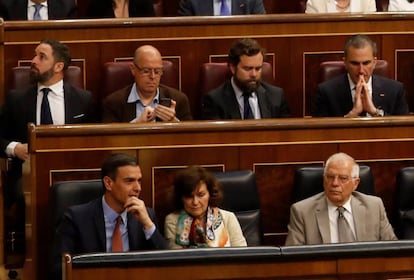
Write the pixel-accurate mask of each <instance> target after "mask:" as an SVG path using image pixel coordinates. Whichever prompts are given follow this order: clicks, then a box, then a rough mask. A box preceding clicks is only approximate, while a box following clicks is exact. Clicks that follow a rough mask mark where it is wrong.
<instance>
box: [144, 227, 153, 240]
mask: <svg viewBox="0 0 414 280" xmlns="http://www.w3.org/2000/svg"><path fill="white" fill-rule="evenodd" d="M155 229H156V227H155V225H154V224H153V225H152V227H150V228H149V229H147V230H145V229H144V234H145V239H146V240H148V239H150V238H151V236H152V235H153V234H154V232H155Z"/></svg>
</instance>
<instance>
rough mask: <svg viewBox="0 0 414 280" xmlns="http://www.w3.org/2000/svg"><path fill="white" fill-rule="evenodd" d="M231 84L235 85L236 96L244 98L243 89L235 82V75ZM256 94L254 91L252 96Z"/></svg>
mask: <svg viewBox="0 0 414 280" xmlns="http://www.w3.org/2000/svg"><path fill="white" fill-rule="evenodd" d="M231 86H232V87H233V90H234V93H235V94H236V98H237V99H243V91H242V90H241V89H240V88H239V87H238V86H237V85H236V83H235V82H234V76H233V77H231ZM255 95H256V93H255V92H252V95H251V96H253V97H254V96H255Z"/></svg>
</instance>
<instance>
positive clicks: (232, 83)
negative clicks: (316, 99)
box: [202, 39, 290, 120]
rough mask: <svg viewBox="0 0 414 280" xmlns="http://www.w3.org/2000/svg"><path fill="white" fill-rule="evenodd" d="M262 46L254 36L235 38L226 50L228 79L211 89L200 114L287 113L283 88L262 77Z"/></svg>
mask: <svg viewBox="0 0 414 280" xmlns="http://www.w3.org/2000/svg"><path fill="white" fill-rule="evenodd" d="M263 58H264V49H263V48H262V47H261V46H260V45H259V44H258V43H257V42H256V41H255V40H253V39H240V40H237V41H236V42H235V43H234V44H233V46H232V48H231V49H230V51H229V56H228V65H229V68H230V70H231V72H232V74H233V76H232V78H231V79H230V80H229V81H226V82H225V83H224V84H222V85H221V86H219V87H218V88H216V89H214V90H212V91H210V92H209V93H208V94H207V95H206V96H205V97H204V102H203V112H202V113H203V118H204V119H208V120H212V119H213V120H216V119H247V118H250V119H265V118H280V117H289V116H290V113H289V106H288V104H287V102H286V99H285V94H284V91H283V89H281V88H279V87H275V86H273V85H270V84H268V83H266V82H263V81H262V80H261V77H262V65H263Z"/></svg>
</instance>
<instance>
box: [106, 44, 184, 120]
mask: <svg viewBox="0 0 414 280" xmlns="http://www.w3.org/2000/svg"><path fill="white" fill-rule="evenodd" d="M130 69H131V73H132V75H133V76H134V78H135V83H134V84H132V85H129V86H127V87H125V88H122V89H120V90H118V91H116V92H114V93H112V94H110V95H108V96H107V97H106V98H105V99H104V101H103V116H102V121H103V122H131V123H142V122H153V121H165V122H176V121H186V120H191V119H192V116H191V111H190V105H189V102H188V98H187V96H186V95H185V94H184V93H182V92H180V91H178V90H176V89H173V88H170V87H167V86H164V85H160V80H161V75H162V73H163V70H162V57H161V54H160V52H159V51H158V50H157V49H156V48H154V47H153V46H150V45H144V46H141V47H139V48H137V49H136V51H135V55H134V61H133V62H131V65H130Z"/></svg>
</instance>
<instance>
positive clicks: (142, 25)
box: [0, 1, 414, 119]
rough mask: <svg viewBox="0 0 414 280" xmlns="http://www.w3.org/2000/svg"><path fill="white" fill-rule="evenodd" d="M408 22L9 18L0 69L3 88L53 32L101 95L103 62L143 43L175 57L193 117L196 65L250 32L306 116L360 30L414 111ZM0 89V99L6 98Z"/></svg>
mask: <svg viewBox="0 0 414 280" xmlns="http://www.w3.org/2000/svg"><path fill="white" fill-rule="evenodd" d="M287 2H289V1H287ZM413 24H414V15H413V14H401V15H398V16H396V15H395V14H385V13H384V14H364V15H359V14H352V15H305V14H289V15H287V14H278V15H254V16H237V17H231V18H221V17H199V18H188V17H163V18H133V19H128V21H125V20H122V19H111V20H108V19H102V20H79V21H48V22H32V23H30V24H29V25H28V24H27V22H21V21H16V22H6V23H5V26H4V28H5V29H4V41H5V46H4V60H0V71H4V75H5V90H6V91H7V90H9V89H10V86H11V85H10V82H9V81H10V75H11V72H10V71H9V70H10V69H11V68H12V67H13V66H17V65H18V64H19V61H22V60H25V61H30V60H31V58H32V56H33V49H34V48H35V46H36V44H37V43H38V42H39V41H40V39H42V38H45V37H51V38H54V39H57V40H60V41H63V42H65V43H66V44H67V45H68V46H69V47H70V49H71V52H72V56H73V58H74V59H75V60H76V61H77V62H76V63H80V64H81V65H82V67H83V69H84V70H85V79H86V88H87V89H89V90H91V91H92V92H93V93H94V94H95V96H96V97H97V100H98V101H100V99H101V95H100V92H101V91H102V88H101V86H102V83H101V80H102V76H101V67H102V65H103V64H104V63H105V62H108V61H114V60H117V59H119V58H125V57H131V56H132V55H133V53H134V50H135V49H136V48H137V47H138V46H140V45H142V44H153V45H154V46H155V47H157V48H158V49H159V50H160V51H161V53H162V55H163V56H165V57H173V58H174V60H175V61H178V62H179V63H178V66H179V67H178V69H179V71H180V72H179V74H180V82H181V83H180V84H181V89H182V91H183V92H184V93H186V94H187V96H188V97H189V100H190V105H191V110H192V112H193V115H194V117H195V118H196V119H198V118H200V103H201V102H200V100H201V98H200V96H199V94H198V92H199V91H198V85H199V81H198V70H199V66H200V65H201V64H202V63H205V62H209V61H217V60H222V59H224V58H225V56H226V55H227V53H228V48H229V47H230V45H231V44H232V42H233V40H235V39H236V38H240V37H252V38H255V39H257V40H258V41H259V42H260V44H262V45H263V47H265V48H266V50H267V53H268V54H269V55H268V57H267V58H269V59H270V62H271V63H272V65H273V66H274V75H275V77H276V81H277V83H278V85H279V86H281V87H282V88H283V89H284V90H285V92H286V94H287V99H288V103H289V105H290V108H291V111H292V114H293V116H294V117H303V116H309V115H310V114H311V105H312V97H313V96H314V94H315V92H316V86H317V83H318V77H319V63H320V62H321V61H324V60H328V59H341V57H342V51H343V46H344V43H345V41H346V40H347V38H348V37H349V36H350V35H352V34H355V33H365V34H368V35H370V36H371V37H372V38H373V39H374V40H375V41H376V42H377V44H378V58H380V59H385V60H387V61H388V63H389V69H390V73H391V77H392V78H397V79H399V80H401V81H402V82H404V84H405V86H406V89H407V97H408V101H409V106H410V109H411V111H414V80H413V79H412V78H411V77H412V74H414V73H413V66H414V55H413V51H412V50H413V47H412V46H413V45H414V36H413V29H412V26H413ZM0 73H1V72H0ZM2 90H3V88H0V102H1V101H2V100H3V98H4V92H2Z"/></svg>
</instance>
